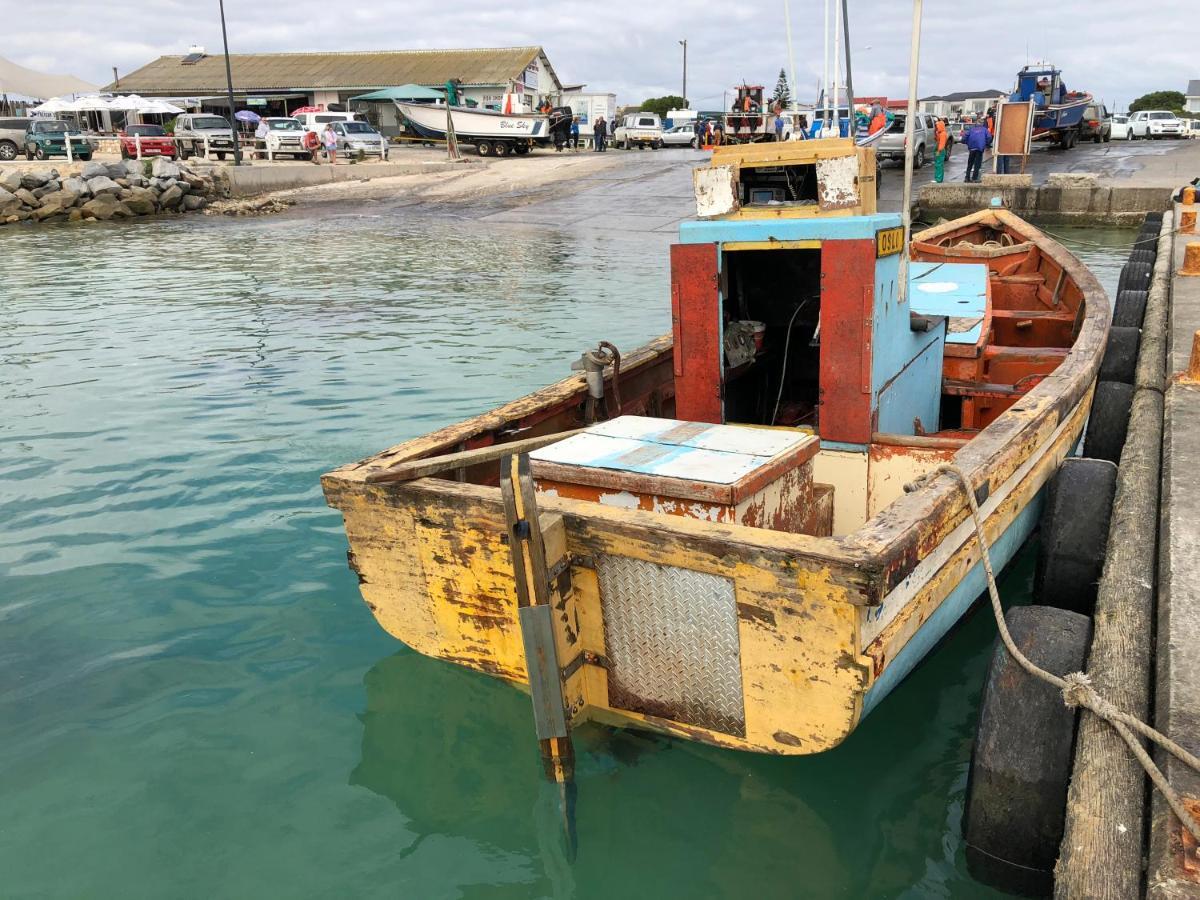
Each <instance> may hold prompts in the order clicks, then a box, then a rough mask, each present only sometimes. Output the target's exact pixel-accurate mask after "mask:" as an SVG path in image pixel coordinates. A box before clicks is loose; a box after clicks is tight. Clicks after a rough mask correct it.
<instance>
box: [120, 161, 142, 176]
mask: <svg viewBox="0 0 1200 900" xmlns="http://www.w3.org/2000/svg"><path fill="white" fill-rule="evenodd" d="M124 165H125V172H126V174H128V175H137V176H139V177H140V176H141V174H142V163H141V161H140V160H136V159H127V160H125V163H124Z"/></svg>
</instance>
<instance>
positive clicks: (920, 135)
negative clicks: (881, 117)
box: [875, 113, 937, 169]
mask: <svg viewBox="0 0 1200 900" xmlns="http://www.w3.org/2000/svg"><path fill="white" fill-rule="evenodd" d="M907 118H908V114H907V113H896V118H894V119H893V120H892V124H891V125H889V126H888V129H887V131H886V132H884V135H883V137H881V138H880V139H879V144H878V145H877V146H876V148H875V155H876V156H877V157H878V158H879V159H897V160H900V161H901V162H903V161H904V123H905V120H906V119H907ZM936 122H937V117H936V116H930V115H926V114H925V113H918V114H917V121H915V122H914V123H913V168H915V169H919V168H921V166H923V165H925V160H926V159H928V158H929V156H930V154H931V153H932V152H933V151H934V150H936V149H937V147H936V146H935V143H936V142H935V141H934V137H933V128H934V125H935V124H936Z"/></svg>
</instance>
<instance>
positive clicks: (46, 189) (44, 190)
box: [29, 184, 58, 200]
mask: <svg viewBox="0 0 1200 900" xmlns="http://www.w3.org/2000/svg"><path fill="white" fill-rule="evenodd" d="M56 190H58V188H52V187H50V185H48V184H45V185H42V186H41V187H40V188H34V189H33V190H32V191H30V192H29V193H31V194H33V196H35V197H37V198H38V199H39V200H41V199H42V198H43V197H45V196H46V195H47V194H53V193H54V192H55V191H56Z"/></svg>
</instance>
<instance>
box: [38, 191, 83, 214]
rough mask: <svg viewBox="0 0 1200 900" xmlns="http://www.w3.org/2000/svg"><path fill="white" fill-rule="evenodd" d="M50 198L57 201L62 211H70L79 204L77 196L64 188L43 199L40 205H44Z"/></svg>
mask: <svg viewBox="0 0 1200 900" xmlns="http://www.w3.org/2000/svg"><path fill="white" fill-rule="evenodd" d="M51 198H53V199H54V200H57V201H58V203H59V205H60V206H61V207H62V208H63V209H70V208H71V207H72V206H74V205H75V204H76V203H78V202H79V195H78V194H76V193H75V192H74V191H68V190H67V189H66V188H63V189H62V190H61V191H55V192H54V193H53V194H51V195H50V196H49V197H43V198H42V204H43V205H44V204H45V203H46V201H47V200H49V199H51Z"/></svg>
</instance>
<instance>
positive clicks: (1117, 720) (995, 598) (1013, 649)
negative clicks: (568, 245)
mask: <svg viewBox="0 0 1200 900" xmlns="http://www.w3.org/2000/svg"><path fill="white" fill-rule="evenodd" d="M943 472H945V473H948V474H950V475H953V476H954V477H955V478H957V479H958V482H959V484H960V485H962V489H963V492H964V493H965V494H966V495H967V503H968V505H969V506H970V509H971V518H972V520H973V521H974V523H975V536H976V538H977V539H978V540H979V551H980V556H981V558H982V560H983V569H984V571H985V572H986V573H987V585H988V595H989V596H990V597H991V600H992V615H993V616H995V618H996V627H997V628H999V630H1000V639H1001V640H1002V641H1003V642H1004V647H1005V649H1007V650H1008V652H1009V654H1010V655H1011V656H1012V658H1013V659H1015V660H1016V661H1017V664H1018V665H1020V667H1021V668H1022V669H1024V670H1025V671H1026V672H1028V673H1029V674H1030V675H1032V676H1033V677H1034V678H1039V679H1041V680H1042V681H1045V682H1046V683H1048V684H1052V685H1054V686H1055V687H1056V688H1058V689H1059V690H1060V691H1062V697H1063V703H1065V704H1066V705H1067V706H1069V707H1077V706H1081V707H1083V708H1084V709H1088V710H1091V711H1092V712H1093V713H1095V714H1096V715H1097V716H1099V717H1100V718H1101V719H1103V720H1104V721H1105V722H1107V723H1108V724H1109V725H1111V726H1112V727H1113V728H1114V729H1115V730H1116V732H1117V734H1119V735H1120V736H1121V738H1122V740H1124V741H1125V743H1126V744H1127V745H1128V746H1129V749H1130V750H1131V751H1132V752H1133V755H1134V756H1135V757H1136V758H1137V761H1138V762H1140V763H1141V764H1142V768H1143V769H1145V770H1146V774H1147V775H1149V776H1150V781H1151V782H1152V783H1153V784H1154V786H1155V787H1156V788H1158V790H1159V791H1160V792H1161V793H1162V795H1163V797H1165V798H1166V801H1167V803H1168V804H1169V805H1170V807H1171V809H1172V811H1173V812H1174V813H1175V815H1176V816H1177V817H1178V818H1179V821H1180V822H1182V823H1183V825H1184V827H1185V828H1187V830H1188V831H1189V832H1191V834H1192V837H1194V838H1195V839H1196V842H1197V844H1200V824H1197V822H1196V820H1195V818H1193V816H1192V814H1191V813H1190V812H1189V811H1188V810H1187V808H1185V807H1184V805H1183V802H1182V801H1181V800H1180V799H1179V795H1178V794H1177V793H1176V792H1175V789H1174V788H1173V787H1171V785H1170V784H1168V783H1167V779H1166V777H1165V776H1164V775H1163V773H1162V772H1161V771H1160V770H1159V768H1158V766H1157V765H1155V763H1154V760H1152V759H1151V758H1150V754H1148V753H1147V752H1146V750H1145V748H1144V747H1143V746H1142V744H1141V742H1140V741H1139V740H1138V739H1137V738H1136V737H1134V735H1133V733H1132V732H1134V731H1136V732H1137V733H1138V734H1141V735H1142V736H1143V737H1146V738H1149V739H1150V740H1152V741H1154V743H1156V744H1158V745H1159V746H1160V747H1162V748H1163V749H1164V750H1166V751H1167V752H1168V753H1170V754H1171V755H1172V756H1174V757H1175V758H1177V759H1179V760H1180V761H1181V762H1183V763H1184V764H1186V765H1188V766H1190V767H1191V768H1192V769H1193V770H1194V771H1196V772H1200V758H1197V757H1196V756H1193V755H1192V754H1191V753H1189V752H1188V751H1187V750H1185V749H1184V748H1183V747H1181V746H1179V744H1177V743H1175V742H1174V741H1173V740H1171V739H1170V738H1169V737H1167V736H1166V735H1165V734H1162V733H1160V732H1158V731H1156V730H1155V729H1153V728H1151V727H1150V726H1149V725H1147V724H1146V723H1145V722H1142V721H1141V720H1140V719H1137V718H1134V717H1133V716H1131V715H1128V714H1126V713H1123V712H1121V710H1119V709H1117V708H1116V707H1115V706H1113V704H1112V703H1110V702H1109V701H1108V700H1106V699H1104V698H1103V697H1101V696H1100V695H1099V694H1097V693H1096V690H1095V689H1094V688H1093V687H1092V682H1091V679H1090V678H1088V676H1087V673H1085V672H1072V673H1071V674H1069V675H1067V676H1066V677H1060V676H1058V675H1055V674H1054V673H1053V672H1047V671H1046V670H1045V669H1043V668H1041V667H1039V666H1037V665H1035V664H1034V663H1033V662H1032V661H1031V660H1030V659H1029V658H1028V657H1026V656H1025V654H1023V653H1022V652H1021V651H1020V650H1019V649H1018V648H1017V645H1016V644H1015V643H1014V642H1013V639H1012V635H1011V634H1009V632H1008V624H1007V623H1006V622H1005V621H1004V609H1003V607H1002V606H1001V605H1000V591H999V589H998V588H997V587H996V573H995V572H994V571H992V558H991V555H990V553H989V552H988V545H987V538H986V537H985V535H984V532H983V522H982V521H981V520H980V518H979V504H978V502H976V500H975V492H974V491H973V490H972V489H971V483H970V482H969V481H968V480H967V476H966V475H965V474H963V471H962V469H960V468H959V467H958V466H955V465H951V464H950V463H942V464H941V465H939V466H938V467H937V468H936V469H934V470H933V471H931V472H929V473H928V474H926V475H924V476H923V477H921V478H918V479H917V480H916V481H914V482H913V483H912V484H909V485H906V486H905V490H913V489H915V488H916V487H917V486H918V485H921V484H923V483H925V482H927V481H930V480H932V479H934V478H936V477H937V476H938V475H941V474H942V473H943ZM1197 854H1198V855H1200V847H1198V848H1197Z"/></svg>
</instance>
